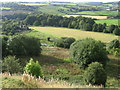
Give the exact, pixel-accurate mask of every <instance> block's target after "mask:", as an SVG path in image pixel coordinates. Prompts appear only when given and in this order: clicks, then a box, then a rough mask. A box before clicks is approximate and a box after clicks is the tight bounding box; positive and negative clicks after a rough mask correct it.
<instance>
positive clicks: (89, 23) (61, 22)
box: [2, 14, 120, 35]
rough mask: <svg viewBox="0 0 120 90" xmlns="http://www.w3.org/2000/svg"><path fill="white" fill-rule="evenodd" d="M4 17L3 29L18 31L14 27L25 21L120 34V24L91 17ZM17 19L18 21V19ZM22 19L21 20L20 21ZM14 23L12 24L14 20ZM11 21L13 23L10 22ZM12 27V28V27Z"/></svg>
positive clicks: (31, 23)
mask: <svg viewBox="0 0 120 90" xmlns="http://www.w3.org/2000/svg"><path fill="white" fill-rule="evenodd" d="M13 16H15V17H12V15H11V16H9V17H8V16H5V17H3V21H4V22H5V23H4V24H3V28H2V29H3V31H10V32H12V31H16V30H17V29H16V28H14V27H18V22H21V21H22V23H24V24H25V25H32V26H53V27H66V28H72V29H78V30H84V31H93V32H103V33H113V34H115V35H120V26H118V25H109V26H108V25H107V24H106V23H104V24H97V23H95V21H94V20H93V19H91V18H87V17H82V16H78V17H72V16H71V17H69V18H68V17H63V16H57V15H50V14H30V15H26V14H25V15H24V14H21V15H19V14H18V15H13ZM16 20H17V21H16ZM20 20H21V21H20ZM15 21H16V22H17V23H14V25H13V24H12V23H13V22H15ZM10 22H11V23H10ZM10 27H12V29H10ZM6 28H7V29H6Z"/></svg>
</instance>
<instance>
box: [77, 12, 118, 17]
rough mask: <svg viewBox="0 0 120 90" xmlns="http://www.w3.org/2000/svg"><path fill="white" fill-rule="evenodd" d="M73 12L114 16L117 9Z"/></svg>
mask: <svg viewBox="0 0 120 90" xmlns="http://www.w3.org/2000/svg"><path fill="white" fill-rule="evenodd" d="M75 14H86V15H106V16H116V15H118V12H117V11H82V12H78V13H75Z"/></svg>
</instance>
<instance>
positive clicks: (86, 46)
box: [70, 38, 108, 68]
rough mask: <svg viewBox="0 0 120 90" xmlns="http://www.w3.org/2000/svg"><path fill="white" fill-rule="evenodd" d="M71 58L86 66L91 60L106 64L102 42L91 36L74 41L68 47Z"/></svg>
mask: <svg viewBox="0 0 120 90" xmlns="http://www.w3.org/2000/svg"><path fill="white" fill-rule="evenodd" d="M70 55H71V59H72V60H73V61H74V62H75V63H78V64H79V65H80V67H81V68H86V67H87V66H88V64H90V63H92V62H96V61H97V62H100V63H102V64H103V65H104V67H105V65H106V63H107V61H108V57H107V52H106V49H105V48H104V44H103V43H102V42H100V41H96V40H94V39H92V38H86V39H83V40H78V41H76V42H74V43H73V44H72V45H71V47H70Z"/></svg>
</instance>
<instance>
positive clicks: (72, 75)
mask: <svg viewBox="0 0 120 90" xmlns="http://www.w3.org/2000/svg"><path fill="white" fill-rule="evenodd" d="M32 58H34V60H38V61H39V62H40V64H41V66H42V69H43V71H44V76H45V78H46V77H48V76H49V78H50V77H51V76H55V77H58V75H60V76H61V78H64V77H69V79H68V80H67V81H68V82H69V83H72V84H74V85H75V86H73V87H76V85H78V86H79V87H84V88H85V86H81V85H82V83H83V81H82V77H79V75H81V74H82V73H83V71H82V70H81V69H80V68H79V66H78V65H76V64H74V63H69V62H66V61H65V60H64V59H65V58H69V50H68V49H62V48H57V47H44V48H43V51H42V55H41V56H38V57H36V56H35V57H32ZM109 58H110V61H109V62H108V65H107V68H106V72H107V75H108V79H107V84H106V85H107V87H111V88H112V87H116V88H117V87H120V85H118V83H119V79H118V68H120V65H119V64H118V63H119V62H120V59H119V58H120V57H114V56H112V55H109ZM22 59H25V60H26V59H28V57H24V58H22ZM48 68H49V70H48ZM57 69H62V70H65V69H66V70H68V71H69V72H68V73H64V72H59V73H57ZM66 75H67V76H66ZM54 79H55V78H54ZM45 82H46V81H45ZM54 84H55V82H54V81H53V82H50V85H51V86H54V87H56V88H58V87H60V86H61V84H60V83H57V84H56V85H54ZM3 85H4V87H14V88H15V87H29V88H30V87H32V88H35V87H36V88H37V87H50V86H49V83H43V82H42V83H39V82H37V83H36V82H30V83H26V82H23V81H22V76H14V75H13V76H12V77H10V78H5V77H3ZM62 87H69V86H67V85H66V84H64V85H63V86H62Z"/></svg>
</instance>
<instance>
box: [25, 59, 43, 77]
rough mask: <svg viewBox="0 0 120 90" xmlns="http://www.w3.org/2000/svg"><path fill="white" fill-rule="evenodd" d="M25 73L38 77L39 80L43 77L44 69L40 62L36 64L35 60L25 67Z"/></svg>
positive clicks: (31, 60)
mask: <svg viewBox="0 0 120 90" xmlns="http://www.w3.org/2000/svg"><path fill="white" fill-rule="evenodd" d="M25 71H26V72H27V73H29V74H31V75H32V76H36V77H37V78H38V77H39V76H40V77H43V73H42V69H41V66H40V64H39V63H38V61H36V62H34V61H33V59H30V61H29V62H28V63H27V64H26V66H25Z"/></svg>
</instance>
